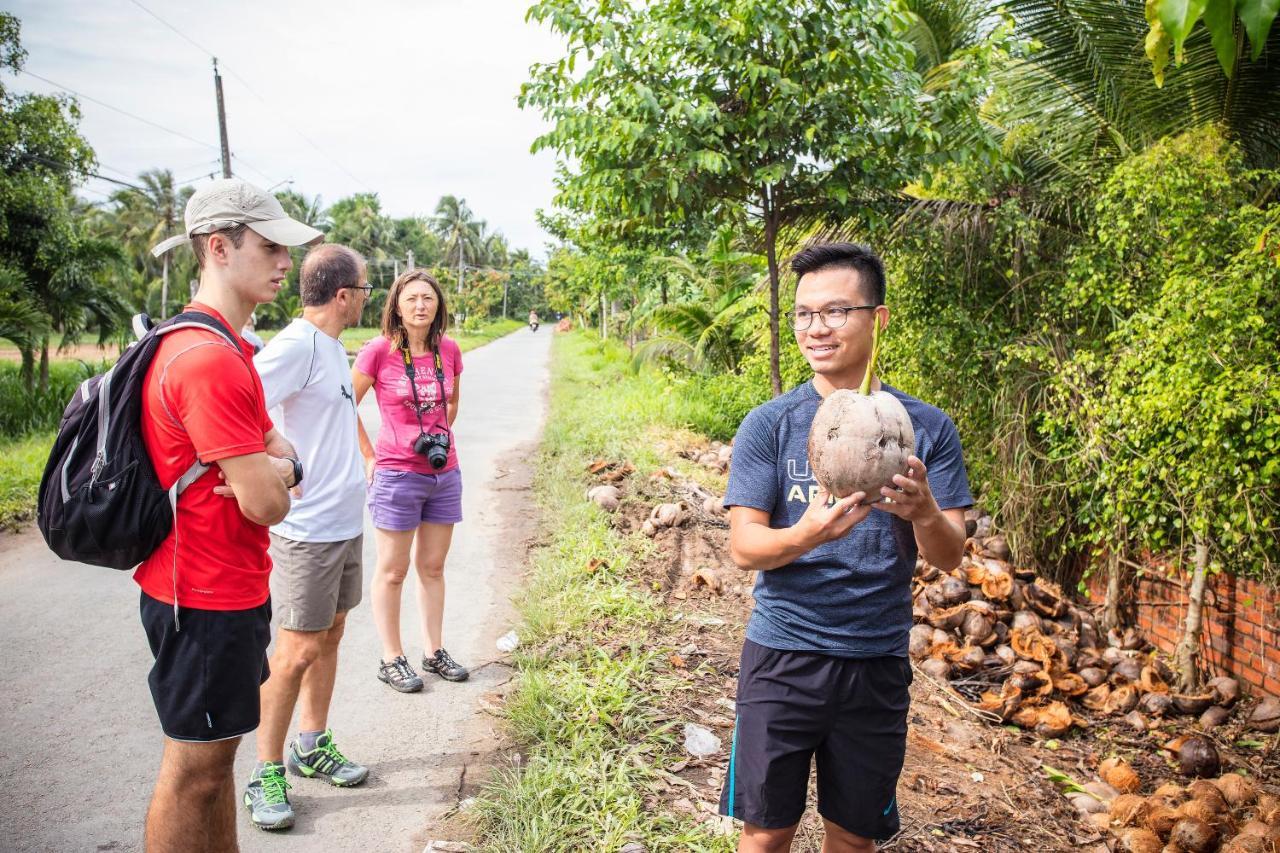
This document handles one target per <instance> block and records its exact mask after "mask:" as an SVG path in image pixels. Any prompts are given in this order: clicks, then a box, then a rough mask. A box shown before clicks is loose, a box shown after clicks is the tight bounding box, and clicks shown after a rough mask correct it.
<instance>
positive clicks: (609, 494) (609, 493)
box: [587, 486, 622, 512]
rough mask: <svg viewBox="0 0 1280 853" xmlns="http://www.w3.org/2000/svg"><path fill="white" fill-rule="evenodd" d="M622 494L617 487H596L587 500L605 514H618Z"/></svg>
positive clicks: (590, 491)
mask: <svg viewBox="0 0 1280 853" xmlns="http://www.w3.org/2000/svg"><path fill="white" fill-rule="evenodd" d="M621 498H622V492H620V491H618V487H617V486H596V487H595V488H593V489H590V490H589V491H588V492H587V500H589V501H591V502H592V503H594V504H595V505H596V506H598V507H600V508H601V509H602V510H604V511H605V512H617V510H618V504H619V502H620V500H621Z"/></svg>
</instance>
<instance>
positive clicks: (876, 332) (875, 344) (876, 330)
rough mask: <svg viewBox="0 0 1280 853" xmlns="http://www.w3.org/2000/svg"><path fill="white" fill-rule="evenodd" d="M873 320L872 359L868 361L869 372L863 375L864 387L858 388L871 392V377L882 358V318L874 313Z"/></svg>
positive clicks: (861, 390) (867, 392) (860, 390)
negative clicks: (877, 362)
mask: <svg viewBox="0 0 1280 853" xmlns="http://www.w3.org/2000/svg"><path fill="white" fill-rule="evenodd" d="M872 322H873V323H874V324H875V325H874V326H872V327H871V360H870V361H868V362H867V372H866V373H865V374H863V376H862V387H861V388H859V389H858V391H859V393H862V394H870V393H871V377H873V376H875V373H876V361H877V360H878V359H879V358H880V318H879V317H877V316H875V315H872Z"/></svg>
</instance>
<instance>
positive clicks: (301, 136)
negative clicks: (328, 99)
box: [129, 0, 375, 192]
mask: <svg viewBox="0 0 1280 853" xmlns="http://www.w3.org/2000/svg"><path fill="white" fill-rule="evenodd" d="M129 2H130V3H132V4H133V5H135V6H137V7H138V8H139V9H141V10H142V11H144V12H146V13H147V14H148V15H150V16H151V17H153V18H155V19H156V20H157V21H159V22H160V23H162V24H164V25H165V26H166V27H168V28H169V29H170V30H173V32H174V33H176V34H177V35H178V36H179V37H180V38H182V39H183V40H184V41H186V42H187V43H189V44H191V45H192V46H194V47H195V48H196V49H197V50H199V51H200V52H201V53H203V54H205V55H206V56H208V57H209V58H210V59H215V60H216V59H217V57H216V56H214V54H213V51H211V50H209V49H208V48H206V47H204V46H203V45H201V44H200V43H199V42H197V41H196V40H195V39H193V38H191V37H190V36H189V35H187V34H186V33H184V32H182V30H180V29H178V28H177V27H175V26H174V25H173V24H171V23H169V22H168V21H166V20H165V19H164V18H162V17H160V16H159V15H157V14H156V13H155V12H153V11H151V10H150V9H148V8H147V7H146V6H143V5H142V4H141V3H139V2H138V0H129ZM222 67H223V68H224V69H225V70H226V72H227V73H228V74H230V75H231V76H232V77H234V78H236V79H237V80H239V81H240V85H242V86H244V87H245V89H246V90H248V92H249V94H251V95H253V96H254V97H255V98H257V99H258V100H259V101H260V102H261V103H262V104H263V105H264V106H266V107H268V108H270V109H272V110H278V109H279V105H278V104H272V103H271V102H270V101H268V100H267V99H266V98H264V97H262V96H261V95H259V94H258V92H257V90H256V89H254V88H253V86H252V85H251V84H250V83H249V81H248V80H246V79H244V78H243V77H241V76H240V74H239V73H237V72H236V70H235V69H234V68H232V67H231V66H229V65H227V63H226V62H225V61H224V62H223V63H222ZM285 125H286V126H287V127H288V128H289V129H290V130H292V131H293V132H294V134H296V135H297V136H298V138H299V139H301V140H302V141H303V142H305V143H307V145H309V146H311V148H313V149H314V150H315V151H316V153H318V154H319V155H320V156H321V157H324V158H325V159H326V160H328V161H329V162H330V163H332V164H333V165H335V166H337V167H338V169H339V170H340V171H341V172H342V173H343V174H344V175H346V176H347V177H348V178H350V179H351V180H353V181H355V182H356V183H357V184H359V185H360V186H362V187H364V188H365V189H366V190H368V191H369V192H375V190H374V189H373V187H371V186H369V185H368V184H366V183H365V182H364V181H362V180H360V179H359V178H357V177H356V176H355V175H354V174H352V173H351V170H350V169H348V168H347V167H346V166H344V165H342V164H341V163H339V162H338V161H337V159H335V158H334V157H333V156H331V155H330V154H329V153H328V152H327V151H325V150H324V149H323V148H321V147H320V146H319V145H317V144H316V143H315V142H313V141H312V140H311V138H310V137H309V136H307V135H306V134H305V133H303V132H302V131H300V130H298V128H297V127H295V126H293V125H292V124H290V123H289V122H287V121H286V122H285ZM233 156H234V155H233ZM246 165H247V164H246ZM250 168H251V169H252V168H253V167H250ZM253 171H255V172H257V171H258V170H257V169H253ZM258 174H262V173H261V172H259V173H258ZM263 177H266V176H265V175H263ZM268 180H270V179H269V178H268Z"/></svg>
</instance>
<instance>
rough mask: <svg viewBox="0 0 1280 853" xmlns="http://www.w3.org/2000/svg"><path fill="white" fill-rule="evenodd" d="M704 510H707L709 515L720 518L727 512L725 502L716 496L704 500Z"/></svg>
mask: <svg viewBox="0 0 1280 853" xmlns="http://www.w3.org/2000/svg"><path fill="white" fill-rule="evenodd" d="M702 511H703V512H705V513H706V514H707V515H710V516H714V517H716V518H719V517H720V516H722V515H724V514H725V513H726V510H725V508H724V504H723V503H722V502H721V500H720V498H716V497H711V498H707V499H706V500H704V501H703V502H702Z"/></svg>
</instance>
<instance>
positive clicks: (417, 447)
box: [413, 432, 449, 471]
mask: <svg viewBox="0 0 1280 853" xmlns="http://www.w3.org/2000/svg"><path fill="white" fill-rule="evenodd" d="M413 452H414V453H420V454H422V455H423V456H425V457H427V462H429V463H431V467H432V468H435V469H436V470H437V471H439V470H440V469H441V468H443V467H444V466H445V463H446V462H448V461H449V433H447V432H420V433H418V437H417V438H416V439H414V441H413Z"/></svg>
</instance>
